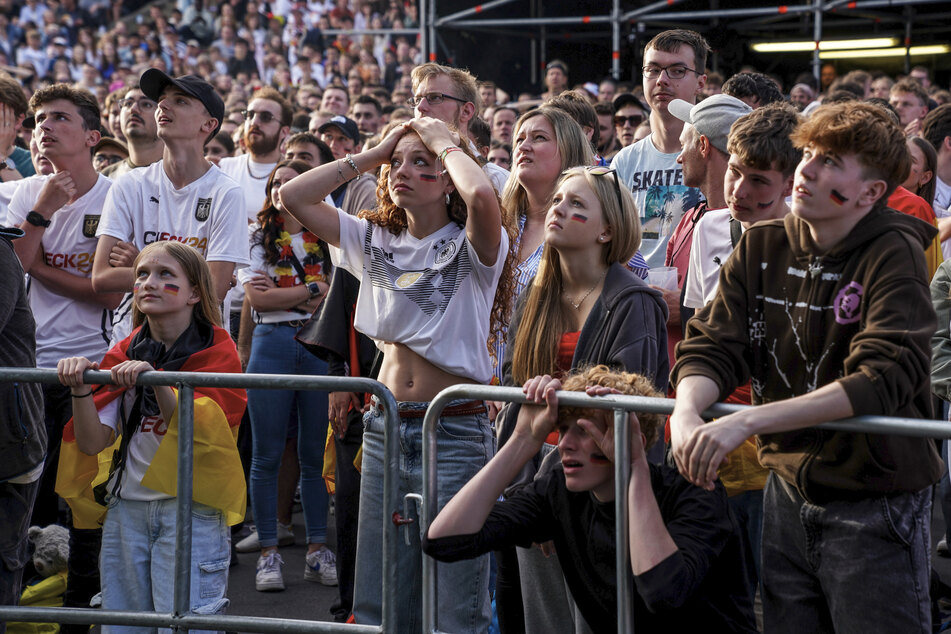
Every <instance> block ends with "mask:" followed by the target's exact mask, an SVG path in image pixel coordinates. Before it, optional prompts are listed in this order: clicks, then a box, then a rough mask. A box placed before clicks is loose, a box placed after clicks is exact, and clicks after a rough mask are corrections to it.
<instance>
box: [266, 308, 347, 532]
mask: <svg viewBox="0 0 951 634" xmlns="http://www.w3.org/2000/svg"><path fill="white" fill-rule="evenodd" d="M297 330H298V329H297V328H295V327H291V326H283V325H280V324H258V325H256V326H255V327H254V337H253V339H252V342H251V359H250V361H249V362H248V372H253V373H261V374H301V375H306V376H323V375H325V374H327V364H326V363H324V362H323V361H321V360H320V359H318V358H317V357H315V356H314V355H312V354H311V353H309V352H307V350H305V349H304V347H303V346H302V345H300V344H299V343H297V342H296V341H295V340H294V335H295V334H297ZM248 414H249V415H250V416H251V431H252V443H253V447H254V449H253V453H252V457H251V486H250V489H251V510H252V511H253V513H254V522H255V524H256V525H257V529H258V538H259V539H260V542H261V546H277V474H278V471H279V470H280V467H281V455H282V454H283V453H284V445H285V444H286V442H287V427H288V424H289V423H290V422H291V420H292V418H296V419H297V455H298V459H299V460H300V492H301V505H302V506H303V509H304V525H305V527H306V531H307V543H308V544H323V543H325V542H326V541H327V505H328V499H329V496H328V494H327V485H325V484H324V478H323V469H324V443H326V441H327V393H326V392H322V391H314V390H300V391H294V390H248Z"/></svg>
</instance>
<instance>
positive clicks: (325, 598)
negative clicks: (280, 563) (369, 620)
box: [228, 510, 339, 621]
mask: <svg viewBox="0 0 951 634" xmlns="http://www.w3.org/2000/svg"><path fill="white" fill-rule="evenodd" d="M328 515H329V516H328V518H327V520H328V521H327V541H328V544H329V546H330V548H331V550H334V548H335V544H336V530H335V527H334V516H333V512H332V510H331V512H330V513H329V514H328ZM292 524H293V526H294V535H295V537H296V542H295V544H294V545H293V546H282V547H281V548H280V550H279V552H280V555H281V558H282V559H283V560H284V586H285V588H286V589H285V590H283V591H280V592H258V591H257V590H255V588H254V575H255V572H256V565H257V561H258V555H259V553H257V552H254V553H244V554H242V553H238V555H237V558H238V563H237V565H233V566H232V567H231V570H230V574H229V576H228V598H229V599H230V600H231V605H230V606H229V607H228V614H229V615H240V616H266V617H274V618H285V619H302V620H307V621H333V615H332V614H331V612H330V606H331V605H333V604H334V603H335V602H336V601H337V600H338V598H339V595H338V593H337V587H336V586H332V587H329V586H324V585H321V584H319V583H316V582H313V581H306V580H305V579H304V556H305V555H306V554H307V544H306V543H305V542H306V539H305V537H304V535H305V532H304V516H303V515H302V514H301V513H299V512H297V513H294V516H293V521H292ZM246 531H247V528H246V529H245V532H246ZM240 539H241V538H240V537H235V538H234V542H235V543H237V542H238V541H239V540H240Z"/></svg>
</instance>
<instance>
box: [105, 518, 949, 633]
mask: <svg viewBox="0 0 951 634" xmlns="http://www.w3.org/2000/svg"><path fill="white" fill-rule="evenodd" d="M293 526H294V534H295V535H296V536H297V540H296V543H295V544H294V545H293V546H285V547H281V549H280V553H281V557H282V558H283V559H284V584H285V586H286V589H285V590H284V591H281V592H258V591H257V590H255V588H254V575H255V566H256V564H257V559H258V553H245V554H241V553H239V554H238V555H237V559H238V563H237V565H234V566H232V567H231V570H230V575H229V580H228V598H229V599H230V600H231V605H230V607H229V608H228V614H230V615H238V616H262V617H272V618H284V619H301V620H308V621H332V620H333V616H332V614H331V612H330V607H331V605H333V604H334V603H335V602H336V601H337V599H338V594H337V588H336V587H327V586H323V585H321V584H319V583H315V582H311V581H305V580H304V556H305V554H306V553H307V545H306V544H305V543H304V541H305V540H304V538H303V535H304V518H303V515H301V514H300V513H299V512H297V513H294V516H293ZM944 526H945V524H944V518H943V517H942V514H941V507H940V505H939V504H936V505H935V506H934V515H933V518H932V522H931V543H932V554H933V556H932V567H933V568H934V570H935V571H936V572H937V573H938V575H939V577H940V580H941V582H942V583H943V584H946V585H947V588H946V591H947V595H948V596H947V597H946V598H942V600H941V601H940V603H939V606H940V609H941V623H942V624H943V630H942V631H951V558H949V557H939V556H937V555H935V554H934V552H935V551H934V546H935V545H936V544H937V543H938V541H939V540H940V539H941V538H942V537H943V536H944V530H945V529H944ZM327 527H328V542H329V543H330V545H331V548H333V544H334V543H335V541H336V535H335V530H334V522H333V511H332V510H331V513H330V516H329V517H328V523H327ZM246 532H247V528H246V529H245V534H246ZM242 536H243V534H242ZM240 538H241V537H240V536H239V537H237V538H236V539H235V542H237V541H238V540H239V539H240ZM98 631H99V628H98V627H96V628H93V630H92V632H93V633H96V632H98Z"/></svg>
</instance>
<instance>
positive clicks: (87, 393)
mask: <svg viewBox="0 0 951 634" xmlns="http://www.w3.org/2000/svg"><path fill="white" fill-rule="evenodd" d="M71 396H72V397H73V398H86V397H87V396H92V390H89V391H88V392H86V393H85V394H71Z"/></svg>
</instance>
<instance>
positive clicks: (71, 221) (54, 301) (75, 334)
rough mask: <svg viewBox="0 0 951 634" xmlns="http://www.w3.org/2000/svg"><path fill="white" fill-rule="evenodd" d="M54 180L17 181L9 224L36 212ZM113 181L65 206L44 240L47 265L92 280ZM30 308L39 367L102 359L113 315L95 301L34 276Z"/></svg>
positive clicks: (100, 180)
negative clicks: (70, 360)
mask: <svg viewBox="0 0 951 634" xmlns="http://www.w3.org/2000/svg"><path fill="white" fill-rule="evenodd" d="M50 178H51V177H50V176H38V177H34V178H26V179H23V180H22V181H19V182H20V183H21V184H20V186H19V187H18V188H17V191H16V193H15V194H14V195H13V199H12V200H11V201H10V207H9V208H8V210H7V224H8V225H11V226H19V225H21V224H22V223H23V221H25V220H26V215H27V214H28V213H29V212H30V210H31V209H33V205H34V204H35V203H36V199H37V198H38V197H39V195H40V191H42V189H43V187H44V186H45V185H46V181H47V180H49V179H50ZM111 186H112V181H110V180H109V179H108V178H106V177H105V176H101V175H100V176H99V178H98V179H97V180H96V184H95V185H93V187H92V189H90V190H89V191H88V192H86V193H85V194H83V195H82V196H81V197H80V198H79V199H78V200H76V201H75V202H72V203H67V204H66V205H64V206H63V207H62V208H60V209H59V210H58V211H57V212H56V213H55V214H53V217H52V218H51V219H50V226H49V227H47V229H46V230H45V231H44V232H43V237H42V240H41V242H40V244H41V246H42V248H43V257H44V259H45V260H46V264H47V265H49V266H51V267H53V268H55V269H60V270H62V271H65V272H66V273H69V274H70V275H76V276H78V277H85V278H88V277H90V276H91V275H92V262H93V257H94V256H95V254H96V228H97V227H98V225H99V222H100V213H101V212H102V207H103V203H104V202H105V200H106V198H107V196H108V192H109V190H110V187H111ZM29 296H30V308H31V309H32V310H33V315H34V317H35V319H36V365H37V367H40V368H55V367H56V364H57V362H58V361H59V360H60V359H62V358H63V357H75V356H83V357H86V358H88V359H93V360H97V361H98V360H99V359H101V358H102V356H103V355H104V354H105V353H106V350H107V349H108V346H109V337H110V334H111V331H112V311H110V310H107V309H105V308H103V307H102V306H100V305H98V304H95V303H93V302H84V301H81V300H77V299H73V298H71V297H66V296H64V295H61V294H60V293H57V292H56V291H55V290H53V289H52V288H49V287H47V286H46V284H44V283H43V282H41V281H40V280H38V279H35V278H32V279H31V280H30V286H29Z"/></svg>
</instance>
